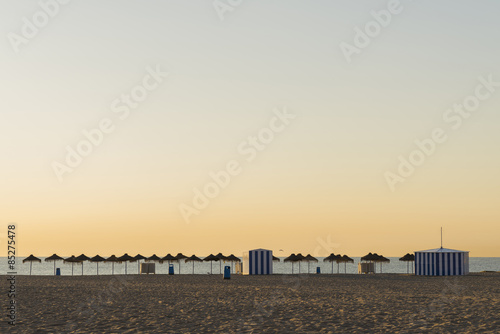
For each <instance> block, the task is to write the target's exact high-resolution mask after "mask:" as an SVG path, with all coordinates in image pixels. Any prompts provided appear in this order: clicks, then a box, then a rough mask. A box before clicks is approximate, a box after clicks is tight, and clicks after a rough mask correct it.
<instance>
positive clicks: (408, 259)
mask: <svg viewBox="0 0 500 334" xmlns="http://www.w3.org/2000/svg"><path fill="white" fill-rule="evenodd" d="M399 261H405V262H412V261H415V255H414V254H410V253H406V255H405V256H403V257H402V258H400V259H399Z"/></svg>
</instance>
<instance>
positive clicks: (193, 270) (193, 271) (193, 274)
mask: <svg viewBox="0 0 500 334" xmlns="http://www.w3.org/2000/svg"><path fill="white" fill-rule="evenodd" d="M193 275H194V261H193Z"/></svg>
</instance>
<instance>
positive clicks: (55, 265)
mask: <svg viewBox="0 0 500 334" xmlns="http://www.w3.org/2000/svg"><path fill="white" fill-rule="evenodd" d="M54 276H56V261H54Z"/></svg>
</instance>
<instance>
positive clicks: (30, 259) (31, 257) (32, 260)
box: [23, 254, 42, 275]
mask: <svg viewBox="0 0 500 334" xmlns="http://www.w3.org/2000/svg"><path fill="white" fill-rule="evenodd" d="M26 262H29V263H30V275H31V268H32V267H33V262H38V263H42V260H40V259H39V258H37V257H36V256H34V255H33V254H31V255H30V256H28V257H27V258H25V259H24V260H23V263H26Z"/></svg>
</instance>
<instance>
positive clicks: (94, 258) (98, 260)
mask: <svg viewBox="0 0 500 334" xmlns="http://www.w3.org/2000/svg"><path fill="white" fill-rule="evenodd" d="M89 261H90V262H95V263H96V264H97V276H99V262H104V261H106V259H105V258H103V257H102V256H99V255H96V256H94V257H93V258H91V259H90V260H89Z"/></svg>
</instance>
